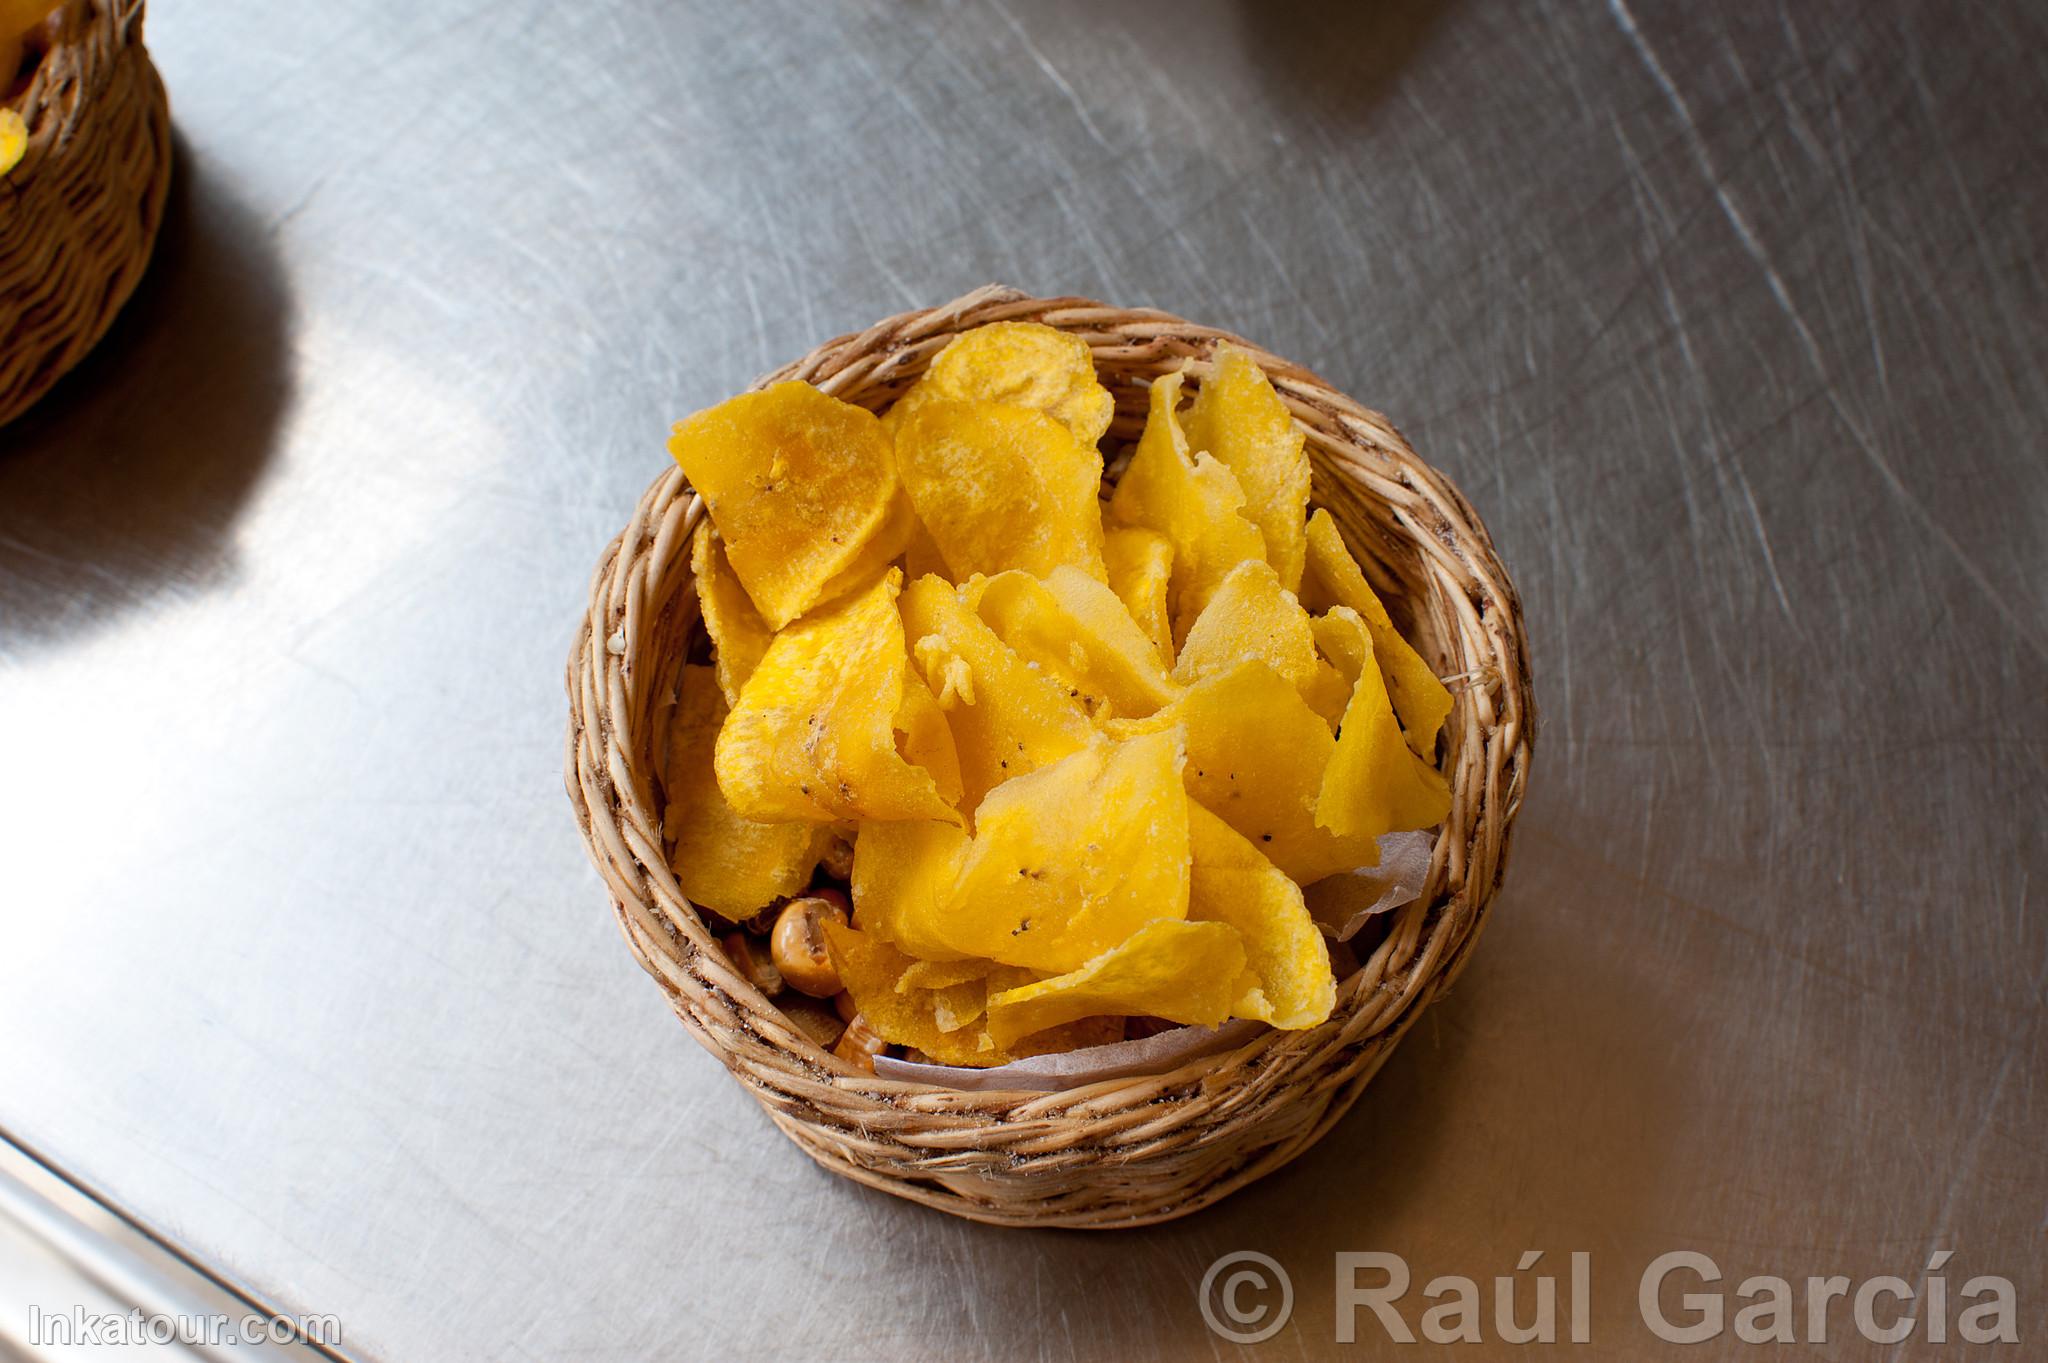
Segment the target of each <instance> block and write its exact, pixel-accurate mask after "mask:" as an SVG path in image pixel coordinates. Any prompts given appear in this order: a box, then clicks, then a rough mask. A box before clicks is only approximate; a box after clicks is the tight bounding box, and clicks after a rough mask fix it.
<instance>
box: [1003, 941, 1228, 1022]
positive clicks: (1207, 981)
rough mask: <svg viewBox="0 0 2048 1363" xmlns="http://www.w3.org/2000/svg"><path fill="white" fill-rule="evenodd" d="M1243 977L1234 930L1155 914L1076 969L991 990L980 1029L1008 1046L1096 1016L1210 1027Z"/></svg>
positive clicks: (1225, 1011)
mask: <svg viewBox="0 0 2048 1363" xmlns="http://www.w3.org/2000/svg"><path fill="white" fill-rule="evenodd" d="M1249 981H1250V975H1249V972H1247V971H1246V969H1245V949H1244V943H1243V942H1242V941H1241V940H1240V939H1239V937H1238V935H1237V930H1236V929H1235V928H1233V927H1231V926H1230V925H1229V924H1227V923H1214V922H1210V923H1190V922H1180V921H1176V920H1173V919H1160V920H1157V921H1154V922H1150V923H1146V924H1144V925H1143V926H1142V927H1140V928H1138V929H1137V931H1135V932H1133V933H1131V934H1130V936H1128V937H1126V938H1124V939H1123V940H1122V941H1120V942H1118V943H1117V944H1116V945H1115V946H1113V947H1111V948H1109V949H1108V950H1106V951H1103V952H1101V953H1100V954H1098V955H1096V956H1095V957H1093V958H1092V959H1090V960H1089V961H1088V962H1087V963H1086V964H1084V965H1082V966H1080V967H1079V968H1078V969H1075V970H1072V971H1069V972H1068V973H1066V974H1064V975H1055V976H1053V977H1052V978H1051V979H1048V980H1040V981H1038V982H1037V983H1036V984H1027V985H1024V986H1023V987H1021V988H1018V989H1005V990H1003V991H1002V992H1001V993H998V994H994V995H991V996H990V998H989V1001H988V1030H989V1035H990V1037H991V1038H992V1039H993V1040H994V1042H995V1044H996V1045H998V1046H1009V1045H1013V1044H1015V1042H1016V1041H1017V1040H1018V1038H1020V1037H1025V1036H1029V1035H1031V1034H1032V1033H1034V1032H1039V1031H1043V1030H1044V1029H1045V1028H1048V1027H1057V1026H1060V1025H1062V1024H1065V1023H1070V1022H1073V1021H1074V1020H1075V1019H1077V1018H1086V1017H1099V1016H1103V1015H1114V1016H1120V1017H1134V1016H1137V1017H1162V1018H1165V1019H1167V1020H1168V1021H1170V1022H1182V1023H1194V1024H1198V1025H1201V1026H1210V1027H1213V1026H1215V1025H1216V1024H1217V1023H1219V1022H1222V1021H1223V1020H1224V1019H1225V1018H1227V1017H1229V1016H1230V1010H1231V1006H1232V1005H1233V1004H1235V1003H1236V1002H1237V1001H1238V1000H1239V999H1240V998H1242V997H1244V995H1245V993H1246V990H1247V986H1248V983H1249Z"/></svg>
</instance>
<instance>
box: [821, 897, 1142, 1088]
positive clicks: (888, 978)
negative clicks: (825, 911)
mask: <svg viewBox="0 0 2048 1363" xmlns="http://www.w3.org/2000/svg"><path fill="white" fill-rule="evenodd" d="M825 941H826V946H827V949H828V950H829V951H830V952H831V953H832V959H833V962H834V964H836V965H837V966H838V967H839V977H840V979H841V980H842V981H844V983H845V985H846V988H847V992H849V993H851V994H852V995H853V1001H854V1003H855V1005H856V1006H858V1008H859V1009H860V1015H861V1017H863V1018H864V1019H866V1021H867V1024H868V1026H869V1027H870V1028H872V1029H873V1030H874V1032H875V1034H876V1035H877V1036H879V1037H881V1038H882V1039H883V1040H884V1041H890V1042H894V1043H896V1044H897V1045H899V1046H910V1047H914V1048H916V1049H917V1050H920V1051H923V1052H924V1053H925V1055H926V1056H927V1057H928V1058H930V1059H931V1060H933V1061H935V1062H937V1063H938V1064H941V1065H972V1066H977V1067H982V1066H989V1065H1002V1064H1007V1063H1008V1062H1010V1061H1012V1060H1015V1059H1017V1058H1018V1057H1020V1056H1025V1055H1037V1054H1040V1053H1041V1052H1044V1051H1067V1050H1075V1049H1078V1048H1079V1047H1083V1046H1096V1045H1101V1044H1102V1043H1103V1042H1105V1041H1114V1040H1117V1039H1118V1038H1119V1037H1121V1035H1122V1030H1121V1028H1120V1027H1118V1028H1111V1027H1108V1026H1107V1025H1105V1023H1104V1022H1103V1021H1102V1020H1100V1019H1092V1020H1086V1021H1081V1022H1076V1023H1074V1024H1073V1025H1072V1026H1069V1027H1062V1028H1060V1029H1058V1030H1057V1031H1054V1032H1047V1033H1045V1034H1043V1035H1041V1036H1035V1037H1033V1038H1031V1040H1030V1041H1029V1042H1028V1043H1026V1044H1024V1045H1021V1046H1017V1047H1014V1048H1010V1049H1005V1048H1003V1047H999V1046H998V1045H996V1043H995V1042H994V1041H993V1040H991V1039H990V1037H989V1034H988V1032H987V1030H986V1029H985V1028H984V1027H983V1026H982V1025H981V1024H982V1020H983V1018H984V1017H985V1015H986V1013H987V1008H988V999H989V997H990V996H991V995H992V994H994V993H996V992H998V991H1000V990H1003V989H1011V988H1017V987H1021V986H1022V985H1025V984H1027V983H1029V982H1030V981H1031V980H1032V979H1033V978H1035V977H1033V976H1032V975H1030V974H1029V973H1028V972H1024V971H1017V970H1013V969H1011V968H1009V967H1007V966H991V965H990V963H989V962H987V961H981V962H977V963H976V966H977V971H976V973H975V974H973V975H971V976H968V977H967V978H965V979H962V980H955V981H952V982H949V983H946V984H943V985H938V986H934V987H926V986H924V985H921V984H918V983H915V982H911V976H912V974H913V972H915V971H917V969H918V967H919V965H920V964H921V963H920V962H919V961H917V960H916V958H914V957H911V956H906V955H905V954H904V953H902V952H901V951H898V950H897V949H896V948H895V947H892V946H890V945H889V944H888V943H886V942H883V941H881V940H880V939H878V938H876V937H875V936H874V935H873V934H872V933H864V932H861V931H860V930H858V929H856V928H850V927H847V926H845V925H844V924H841V923H835V922H832V921H830V920H829V919H828V920H827V921H826V923H825Z"/></svg>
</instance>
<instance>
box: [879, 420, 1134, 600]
mask: <svg viewBox="0 0 2048 1363" xmlns="http://www.w3.org/2000/svg"><path fill="white" fill-rule="evenodd" d="M896 463H897V468H898V470H899V471H900V473H901V475H902V478H903V485H904V487H905V488H907V489H908V490H909V492H910V499H911V501H912V502H913V503H915V504H916V506H917V517H918V519H919V520H920V521H922V522H924V526H925V529H926V530H928V531H929V532H930V533H931V537H932V542H933V543H934V544H936V545H937V546H938V549H939V554H940V556H941V557H942V558H944V559H945V561H946V567H947V570H948V574H949V576H951V577H952V579H953V580H954V581H956V582H959V581H963V580H965V579H966V578H967V577H969V576H971V575H972V574H975V573H986V574H990V575H994V574H996V573H1000V572H1002V571H1004V570H1005V569H1009V568H1021V569H1023V570H1024V571H1025V572H1027V573H1030V574H1032V575H1033V576H1036V577H1044V576H1045V575H1046V574H1048V573H1050V572H1051V571H1052V570H1053V569H1054V568H1057V567H1058V566H1060V565H1061V564H1063V563H1064V564H1071V565H1072V566H1074V567H1076V568H1079V569H1080V570H1081V571H1083V572H1085V573H1087V574H1088V575H1089V576H1091V577H1096V578H1100V577H1102V576H1103V575H1104V574H1103V567H1102V508H1101V505H1100V503H1099V502H1098V501H1097V497H1098V494H1099V493H1100V491H1101V488H1102V455H1101V454H1100V453H1099V452H1097V450H1096V449H1095V447H1094V446H1092V445H1083V444H1082V443H1081V442H1080V441H1078V440H1076V439H1074V436H1073V433H1072V432H1070V431H1069V430H1067V428H1066V427H1064V426H1062V425H1061V424H1060V423H1059V422H1057V421H1055V420H1054V419H1053V418H1051V417H1049V416H1047V415H1045V414H1044V413H1043V412H1036V411H1032V410H1030V409H1029V408H1024V407H1009V406H1005V405H1003V404H1001V403H996V402H972V401H968V402H960V401H944V400H938V399H934V400H931V401H929V402H925V403H923V404H921V405H920V406H919V407H918V408H917V409H916V410H915V411H913V412H912V413H911V414H910V415H909V416H908V417H906V418H904V420H903V423H902V424H901V425H900V426H899V427H898V428H897V432H896Z"/></svg>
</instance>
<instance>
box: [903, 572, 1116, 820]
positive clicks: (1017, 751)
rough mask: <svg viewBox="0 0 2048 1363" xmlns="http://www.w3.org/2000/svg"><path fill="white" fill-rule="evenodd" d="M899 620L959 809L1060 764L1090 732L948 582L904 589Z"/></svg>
mask: <svg viewBox="0 0 2048 1363" xmlns="http://www.w3.org/2000/svg"><path fill="white" fill-rule="evenodd" d="M902 607H903V625H904V629H905V632H906V634H907V637H908V638H909V639H910V640H911V649H912V652H913V653H914V655H915V657H916V660H917V665H918V669H919V670H920V671H921V672H922V673H923V675H924V679H925V682H926V683H927V684H928V685H929V686H930V687H931V689H932V694H933V695H934V696H936V697H937V698H938V702H939V708H940V709H942V710H943V711H945V714H946V722H947V724H948V726H949V727H950V728H951V729H952V731H953V744H954V748H955V751H956V752H957V754H958V756H959V761H960V784H961V787H962V790H961V796H960V800H961V803H960V808H962V809H964V810H970V811H971V810H973V809H975V808H977V807H979V806H980V804H981V801H982V797H983V796H985V795H987V794H988V792H989V791H990V790H992V789H994V788H995V787H996V786H999V785H1001V784H1002V783H1003V782H1005V781H1007V780H1009V779H1010V778H1011V777H1013V776H1022V775H1023V774H1024V773H1025V772H1028V771H1035V770H1037V769H1038V768H1039V767H1042V766H1044V765H1046V764H1047V763H1048V762H1055V761H1058V760H1059V759H1060V758H1062V757H1065V756H1066V755H1067V754H1068V753H1070V752H1073V751H1074V750H1075V749H1077V748H1079V747H1081V746H1082V745H1084V744H1086V743H1087V742H1088V741H1089V739H1090V738H1091V737H1092V736H1093V734H1094V729H1093V728H1092V726H1091V725H1090V724H1089V722H1088V717H1087V715H1085V714H1083V713H1082V711H1081V706H1080V704H1079V702H1078V701H1076V700H1075V699H1074V698H1073V697H1071V696H1069V695H1068V694H1067V688H1066V687H1064V686H1061V685H1060V684H1059V683H1057V682H1055V681H1054V680H1053V679H1052V678H1051V677H1049V676H1047V675H1045V673H1043V672H1041V671H1038V670H1036V669H1034V668H1032V667H1031V666H1030V665H1028V664H1027V663H1026V662H1025V661H1024V659H1022V658H1020V657H1018V656H1017V653H1016V651H1015V650H1014V649H1012V648H1011V647H1010V646H1009V645H1008V644H1006V643H1004V642H1003V641H1002V640H1001V639H998V638H997V637H996V635H995V631H993V630H991V629H990V628H989V627H988V626H987V625H986V624H985V623H983V622H982V619H981V617H980V616H978V615H976V614H974V612H973V611H971V610H969V609H968V608H967V606H965V605H964V604H963V603H962V602H961V600H960V598H959V596H958V595H957V594H956V593H955V591H954V589H953V588H952V586H950V585H949V584H947V583H946V582H944V581H942V580H940V579H939V578H936V577H925V578H920V579H919V580H918V581H916V582H914V583H912V584H911V585H910V588H909V590H907V591H905V592H904V593H903V602H902Z"/></svg>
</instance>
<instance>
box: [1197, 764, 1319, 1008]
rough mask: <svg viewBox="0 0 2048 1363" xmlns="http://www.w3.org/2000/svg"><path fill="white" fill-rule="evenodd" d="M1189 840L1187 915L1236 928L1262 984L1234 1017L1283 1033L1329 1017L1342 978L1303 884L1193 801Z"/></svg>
mask: <svg viewBox="0 0 2048 1363" xmlns="http://www.w3.org/2000/svg"><path fill="white" fill-rule="evenodd" d="M1188 845H1189V849H1190V851H1191V852H1192V854H1193V857H1194V873H1193V878H1192V880H1191V881H1190V883H1189V886H1188V921H1190V922H1217V923H1228V924H1230V926H1231V927H1233V928H1236V929H1237V934H1238V936H1239V938H1241V939H1242V940H1243V942H1244V951H1245V963H1246V965H1247V966H1248V967H1249V968H1250V970H1251V972H1252V974H1253V975H1255V976H1257V977H1258V984H1257V986H1256V987H1254V988H1252V989H1250V990H1248V991H1247V992H1246V993H1245V994H1244V995H1243V996H1242V997H1240V998H1239V999H1238V1000H1237V1002H1236V1003H1234V1004H1233V1005H1232V1006H1231V1015H1232V1016H1234V1017H1241V1018H1254V1019H1256V1020H1258V1021H1260V1022H1268V1023H1271V1024H1272V1025H1273V1026H1275V1027H1278V1028H1280V1029H1281V1030H1283V1031H1299V1030H1300V1029H1302V1028H1304V1027H1314V1026H1316V1025H1317V1024H1318V1023H1321V1022H1323V1021H1324V1020H1325V1019H1327V1018H1328V1017H1329V1016H1330V1010H1331V1009H1332V1008H1333V1007H1335V1006H1336V1002H1337V981H1336V977H1335V976H1334V975H1332V974H1331V972H1330V949H1329V947H1328V946H1327V945H1326V944H1325V943H1324V941H1323V934H1322V930H1321V929H1319V928H1318V927H1317V926H1316V923H1315V919H1314V918H1312V917H1310V916H1309V911H1308V905H1307V904H1306V903H1305V902H1304V901H1303V899H1302V895H1301V887H1300V886H1299V885H1296V884H1295V883H1294V882H1293V881H1292V880H1289V879H1288V878H1287V876H1286V875H1285V874H1284V873H1283V872H1281V870H1280V869H1279V868H1278V867H1276V866H1274V865H1273V863H1272V862H1270V861H1268V860H1266V858H1265V857H1263V856H1261V855H1260V854H1259V849H1258V848H1256V847H1254V846H1252V845H1251V843H1249V842H1248V841H1246V840H1245V838H1244V837H1243V835H1241V834H1240V833H1238V832H1237V830H1236V829H1234V828H1232V827H1231V826H1230V825H1229V824H1227V823H1225V822H1223V820H1221V819H1219V818H1217V817H1216V816H1215V815H1214V814H1211V813H1210V812H1209V811H1208V810H1206V809H1204V808H1202V806H1201V805H1199V804H1194V803H1190V804H1189V805H1188Z"/></svg>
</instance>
